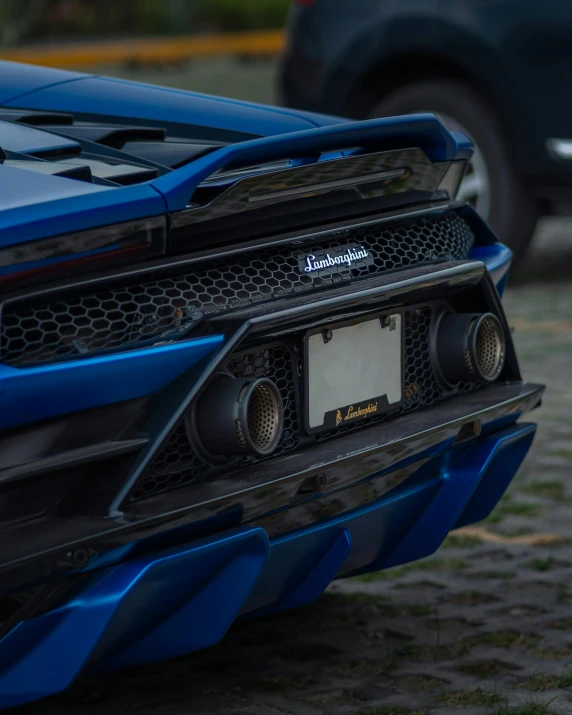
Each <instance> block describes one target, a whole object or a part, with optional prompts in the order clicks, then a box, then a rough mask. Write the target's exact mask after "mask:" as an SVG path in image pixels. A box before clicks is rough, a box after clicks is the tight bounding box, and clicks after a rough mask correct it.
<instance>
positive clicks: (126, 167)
mask: <svg viewBox="0 0 572 715" xmlns="http://www.w3.org/2000/svg"><path fill="white" fill-rule="evenodd" d="M67 163H68V164H69V163H70V162H67ZM74 163H77V164H80V163H81V164H84V165H86V166H88V167H89V168H90V169H91V173H92V174H93V176H96V177H97V178H98V179H107V180H108V181H114V182H115V183H117V184H121V186H128V185H130V184H135V183H140V182H141V181H150V180H151V179H155V178H156V177H157V175H158V173H159V172H158V171H157V169H153V168H150V167H147V166H133V164H108V163H107V162H105V161H98V160H96V159H91V158H88V159H86V158H84V157H81V158H78V159H77V160H75V162H74Z"/></svg>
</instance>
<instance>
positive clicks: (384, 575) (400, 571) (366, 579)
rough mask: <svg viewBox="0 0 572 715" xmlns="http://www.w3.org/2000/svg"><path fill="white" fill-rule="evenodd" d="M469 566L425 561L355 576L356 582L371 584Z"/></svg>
mask: <svg viewBox="0 0 572 715" xmlns="http://www.w3.org/2000/svg"><path fill="white" fill-rule="evenodd" d="M468 566H469V564H468V563H467V562H466V561H465V560H464V559H440V558H436V559H424V560H421V561H415V562H414V563H411V564H404V565H403V566H396V567H395V568H391V569H385V570H384V571H374V572H373V573H364V574H361V575H360V576H354V579H353V580H354V581H361V582H362V583H371V582H372V581H389V580H391V579H394V578H401V577H403V576H407V575H408V574H410V573H415V572H417V571H457V570H462V569H466V568H468Z"/></svg>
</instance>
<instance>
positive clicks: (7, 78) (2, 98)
mask: <svg viewBox="0 0 572 715" xmlns="http://www.w3.org/2000/svg"><path fill="white" fill-rule="evenodd" d="M85 76H86V75H83V74H81V73H79V72H67V71H66V70H58V69H52V68H50V67H38V66H37V65H24V64H20V63H19V62H7V61H6V60H0V104H5V103H6V102H9V101H10V100H13V99H16V98H18V97H25V96H26V95H27V94H29V93H30V92H35V91H36V90H38V89H41V88H42V87H53V86H54V85H57V84H61V83H62V82H72V81H74V80H76V79H81V78H83V77H85Z"/></svg>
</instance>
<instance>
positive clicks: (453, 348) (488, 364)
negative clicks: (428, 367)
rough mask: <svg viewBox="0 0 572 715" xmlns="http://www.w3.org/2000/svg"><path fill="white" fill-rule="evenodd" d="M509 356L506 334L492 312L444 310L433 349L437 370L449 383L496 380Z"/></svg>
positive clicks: (437, 327)
mask: <svg viewBox="0 0 572 715" xmlns="http://www.w3.org/2000/svg"><path fill="white" fill-rule="evenodd" d="M505 358H506V336H505V334H504V330H503V328H502V325H501V324H500V322H499V320H498V318H497V317H496V316H495V315H493V314H492V313H481V314H479V313H443V314H442V315H441V316H440V318H439V319H438V322H437V326H436V330H435V340H434V349H433V362H434V367H435V370H436V372H437V373H438V374H439V375H440V376H441V377H442V379H444V381H445V382H446V383H448V384H449V385H454V384H456V383H458V382H465V381H466V382H471V381H477V382H493V380H496V379H497V377H498V376H499V375H500V374H501V372H502V369H503V367H504V363H505Z"/></svg>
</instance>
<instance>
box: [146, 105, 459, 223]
mask: <svg viewBox="0 0 572 715" xmlns="http://www.w3.org/2000/svg"><path fill="white" fill-rule="evenodd" d="M348 146H363V147H368V148H377V149H379V150H381V149H387V150H389V149H398V148H399V149H402V148H405V147H409V146H418V147H420V148H421V149H423V151H424V152H425V153H426V154H427V156H428V157H429V158H430V159H431V161H452V160H454V159H467V158H470V156H471V154H472V151H473V148H472V144H471V142H470V141H469V140H468V139H467V138H466V137H465V136H464V135H463V134H461V133H459V132H454V133H451V132H450V131H449V130H448V129H446V128H445V126H444V125H443V124H442V123H441V122H440V121H439V120H438V119H437V117H435V116H434V115H433V114H413V115H408V116H406V117H384V118H381V119H370V120H368V121H363V122H346V123H344V124H337V125H333V126H327V127H321V128H319V129H313V130H308V131H299V132H293V133H291V134H283V135H280V136H273V137H266V138H264V139H252V140H251V141H245V142H241V143H238V144H230V145H228V146H225V147H223V148H222V149H219V150H217V151H214V152H211V153H210V154H207V155H206V156H203V157H201V158H199V159H197V160H196V161H194V162H192V163H191V164H187V165H186V166H183V167H181V168H180V169H178V170H177V171H173V172H171V173H170V174H165V175H164V176H161V177H159V178H158V179H155V180H154V181H152V182H151V184H152V185H153V186H154V187H155V188H156V189H157V190H158V191H160V192H161V194H163V196H164V197H165V201H166V203H167V207H168V210H169V211H179V210H181V209H183V208H185V206H186V205H187V204H188V203H189V200H190V197H191V196H192V194H193V192H194V190H195V189H196V187H197V186H198V185H199V184H200V183H201V181H203V180H204V179H206V178H207V177H208V176H210V175H211V174H213V173H214V172H215V171H217V170H218V169H222V168H223V167H224V168H227V169H229V168H232V167H235V166H237V165H249V164H252V165H254V164H258V163H262V162H270V161H274V160H277V159H285V158H289V159H292V158H294V159H296V158H300V157H304V156H313V155H314V156H316V157H317V155H318V154H319V153H320V152H321V151H328V152H330V151H334V150H340V149H347V147H348Z"/></svg>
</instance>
